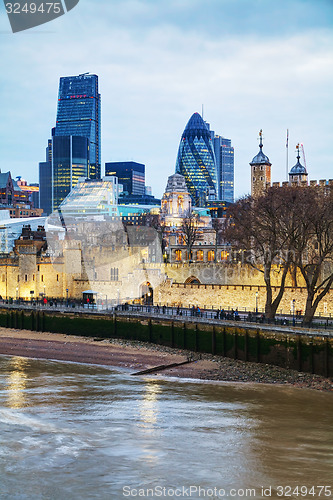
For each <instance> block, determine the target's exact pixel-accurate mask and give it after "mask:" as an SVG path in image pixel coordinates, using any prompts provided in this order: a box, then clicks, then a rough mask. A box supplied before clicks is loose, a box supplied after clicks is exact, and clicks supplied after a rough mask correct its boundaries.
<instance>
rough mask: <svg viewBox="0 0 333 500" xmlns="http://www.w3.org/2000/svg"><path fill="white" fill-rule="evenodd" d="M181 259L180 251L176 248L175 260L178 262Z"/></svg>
mask: <svg viewBox="0 0 333 500" xmlns="http://www.w3.org/2000/svg"><path fill="white" fill-rule="evenodd" d="M181 260H182V251H181V250H176V261H177V262H180V261H181Z"/></svg>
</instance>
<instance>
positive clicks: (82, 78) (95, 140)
mask: <svg viewBox="0 0 333 500" xmlns="http://www.w3.org/2000/svg"><path fill="white" fill-rule="evenodd" d="M55 136H79V137H86V138H87V139H88V148H89V157H88V162H89V163H88V177H89V178H91V179H100V177H101V149H100V144H101V96H100V94H99V93H98V76H97V75H89V74H88V73H85V74H82V75H78V76H65V77H62V78H60V84H59V96H58V110H57V123H56V127H55Z"/></svg>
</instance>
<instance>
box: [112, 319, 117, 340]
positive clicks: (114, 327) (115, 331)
mask: <svg viewBox="0 0 333 500" xmlns="http://www.w3.org/2000/svg"><path fill="white" fill-rule="evenodd" d="M113 336H114V337H117V314H116V313H114V314H113Z"/></svg>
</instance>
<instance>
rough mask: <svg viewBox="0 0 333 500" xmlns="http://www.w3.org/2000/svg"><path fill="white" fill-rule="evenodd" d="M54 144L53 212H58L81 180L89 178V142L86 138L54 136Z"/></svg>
mask: <svg viewBox="0 0 333 500" xmlns="http://www.w3.org/2000/svg"><path fill="white" fill-rule="evenodd" d="M52 144H53V149H52V182H53V189H52V210H56V209H57V208H58V207H59V205H60V203H61V202H62V201H63V200H64V199H65V198H66V196H67V195H68V194H69V193H70V191H71V190H72V188H73V187H75V186H76V184H77V182H78V180H79V178H80V177H84V178H86V177H88V171H89V170H88V164H89V141H88V139H87V138H86V137H75V136H63V137H62V136H54V137H53V140H52Z"/></svg>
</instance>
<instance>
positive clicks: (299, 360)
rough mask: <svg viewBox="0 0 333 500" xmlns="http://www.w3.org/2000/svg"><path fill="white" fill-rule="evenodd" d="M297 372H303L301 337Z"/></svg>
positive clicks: (298, 344) (298, 342)
mask: <svg viewBox="0 0 333 500" xmlns="http://www.w3.org/2000/svg"><path fill="white" fill-rule="evenodd" d="M297 370H298V371H299V372H301V371H302V341H301V337H298V338H297Z"/></svg>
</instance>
